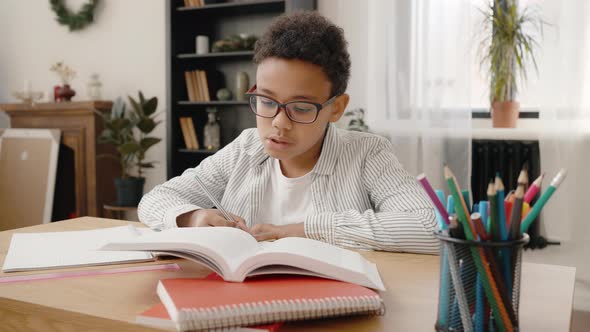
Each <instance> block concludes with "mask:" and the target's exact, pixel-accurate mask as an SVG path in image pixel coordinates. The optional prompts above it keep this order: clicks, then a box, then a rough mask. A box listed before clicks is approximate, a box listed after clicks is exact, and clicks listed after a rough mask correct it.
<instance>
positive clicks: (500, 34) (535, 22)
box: [479, 0, 546, 128]
mask: <svg viewBox="0 0 590 332" xmlns="http://www.w3.org/2000/svg"><path fill="white" fill-rule="evenodd" d="M482 13H483V15H484V24H483V31H482V32H483V38H482V40H481V43H480V46H479V47H480V48H479V54H480V66H481V67H482V68H486V69H487V72H488V76H489V79H490V104H491V112H492V125H493V127H494V128H496V127H502V128H514V127H516V120H517V119H518V113H519V107H520V105H519V103H518V101H517V100H516V95H517V92H518V87H519V84H521V83H525V82H526V80H527V65H528V64H529V63H532V64H533V65H534V68H535V70H537V63H536V61H535V53H536V51H537V49H538V47H539V39H540V38H541V37H542V33H543V25H544V24H546V23H545V22H544V21H543V20H542V19H541V18H540V12H539V11H537V10H533V9H532V8H530V7H527V8H519V7H518V0H494V1H493V2H491V3H490V5H489V6H488V7H487V8H486V9H485V10H482ZM517 76H519V78H520V79H519V80H517Z"/></svg>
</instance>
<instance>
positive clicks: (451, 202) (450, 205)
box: [447, 195, 455, 215]
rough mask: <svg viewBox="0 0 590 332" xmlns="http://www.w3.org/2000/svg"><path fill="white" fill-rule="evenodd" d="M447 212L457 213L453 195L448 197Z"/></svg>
mask: <svg viewBox="0 0 590 332" xmlns="http://www.w3.org/2000/svg"><path fill="white" fill-rule="evenodd" d="M447 212H448V213H449V215H451V214H453V213H455V199H454V198H453V195H449V196H448V197H447Z"/></svg>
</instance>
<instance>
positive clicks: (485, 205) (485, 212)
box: [479, 201, 489, 233]
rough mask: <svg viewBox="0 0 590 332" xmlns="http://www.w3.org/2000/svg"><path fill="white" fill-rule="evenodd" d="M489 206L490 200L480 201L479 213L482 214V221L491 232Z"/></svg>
mask: <svg viewBox="0 0 590 332" xmlns="http://www.w3.org/2000/svg"><path fill="white" fill-rule="evenodd" d="M488 208H489V203H488V201H479V214H480V216H481V222H482V223H483V225H484V226H485V229H486V233H489V228H488Z"/></svg>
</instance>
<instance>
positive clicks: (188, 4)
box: [184, 0, 204, 7]
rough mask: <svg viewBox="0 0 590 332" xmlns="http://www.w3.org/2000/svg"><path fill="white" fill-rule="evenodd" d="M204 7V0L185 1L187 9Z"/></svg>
mask: <svg viewBox="0 0 590 332" xmlns="http://www.w3.org/2000/svg"><path fill="white" fill-rule="evenodd" d="M203 5H204V2H203V0H184V6H185V7H202V6H203Z"/></svg>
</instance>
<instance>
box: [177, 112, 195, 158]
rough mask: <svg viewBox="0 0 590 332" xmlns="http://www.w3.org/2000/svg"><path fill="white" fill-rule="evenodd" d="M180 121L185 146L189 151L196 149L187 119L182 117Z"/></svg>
mask: <svg viewBox="0 0 590 332" xmlns="http://www.w3.org/2000/svg"><path fill="white" fill-rule="evenodd" d="M178 120H179V121H180V130H181V131H182V138H183V140H184V145H185V146H186V148H187V149H190V150H192V149H194V147H193V144H192V142H191V136H190V132H189V128H188V122H187V118H186V117H180V118H179V119H178Z"/></svg>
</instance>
